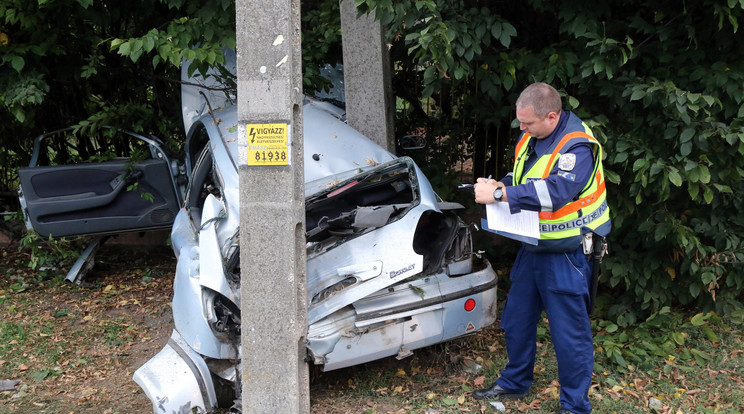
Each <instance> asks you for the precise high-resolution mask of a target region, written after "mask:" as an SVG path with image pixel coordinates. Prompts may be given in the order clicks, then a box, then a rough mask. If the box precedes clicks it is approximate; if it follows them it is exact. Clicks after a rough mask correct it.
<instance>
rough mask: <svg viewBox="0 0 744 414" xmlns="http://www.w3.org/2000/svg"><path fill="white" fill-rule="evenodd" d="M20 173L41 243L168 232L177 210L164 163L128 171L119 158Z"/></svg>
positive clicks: (147, 163) (27, 207) (148, 163)
mask: <svg viewBox="0 0 744 414" xmlns="http://www.w3.org/2000/svg"><path fill="white" fill-rule="evenodd" d="M127 164H129V165H127ZM18 173H19V176H20V179H21V192H22V197H23V198H24V199H25V202H26V205H25V211H24V213H25V214H26V215H27V218H28V219H29V221H30V223H31V225H32V227H33V228H34V230H35V231H36V232H37V233H39V234H40V235H42V236H44V237H48V236H49V235H50V234H51V235H52V236H53V237H61V236H69V235H83V234H107V233H117V232H125V231H135V230H146V229H156V228H167V227H170V226H171V224H172V223H173V219H174V218H175V215H176V213H177V212H178V209H179V208H180V206H179V201H178V197H177V195H176V193H175V189H174V186H173V181H172V180H173V179H172V177H171V172H170V168H169V166H168V163H167V162H166V161H165V160H159V159H150V160H146V161H141V162H139V163H137V164H136V165H135V166H134V168H132V165H131V162H130V161H129V160H128V159H125V158H122V159H115V160H111V161H106V162H101V163H83V164H75V165H60V166H37V167H29V168H22V169H20V170H19V171H18Z"/></svg>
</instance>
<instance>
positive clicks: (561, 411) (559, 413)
mask: <svg viewBox="0 0 744 414" xmlns="http://www.w3.org/2000/svg"><path fill="white" fill-rule="evenodd" d="M555 414H576V413H574V412H573V411H571V410H567V409H565V408H563V407H561V408H559V409H557V410H555Z"/></svg>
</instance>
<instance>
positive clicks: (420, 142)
mask: <svg viewBox="0 0 744 414" xmlns="http://www.w3.org/2000/svg"><path fill="white" fill-rule="evenodd" d="M399 142H400V147H401V148H403V149H404V150H417V149H422V148H426V138H424V137H423V136H421V135H404V136H403V137H401V138H400V141H399Z"/></svg>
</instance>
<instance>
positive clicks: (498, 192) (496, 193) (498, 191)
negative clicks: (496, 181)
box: [493, 187, 504, 201]
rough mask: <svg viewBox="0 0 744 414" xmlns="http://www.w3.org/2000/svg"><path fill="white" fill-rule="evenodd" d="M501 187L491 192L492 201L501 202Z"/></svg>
mask: <svg viewBox="0 0 744 414" xmlns="http://www.w3.org/2000/svg"><path fill="white" fill-rule="evenodd" d="M502 188H503V187H499V188H497V189H496V191H494V192H493V198H494V200H497V201H501V197H503V196H504V190H502Z"/></svg>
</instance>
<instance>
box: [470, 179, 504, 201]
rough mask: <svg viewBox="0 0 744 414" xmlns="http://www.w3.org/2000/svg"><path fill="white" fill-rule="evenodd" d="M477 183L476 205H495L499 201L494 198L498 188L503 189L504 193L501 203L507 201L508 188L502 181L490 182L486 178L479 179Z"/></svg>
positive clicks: (475, 189)
mask: <svg viewBox="0 0 744 414" xmlns="http://www.w3.org/2000/svg"><path fill="white" fill-rule="evenodd" d="M476 181H477V182H476V183H475V184H474V185H473V190H474V193H475V202H476V203H478V204H491V203H495V202H496V201H497V200H496V199H495V198H493V192H494V191H496V189H497V188H501V189H502V191H504V195H503V196H502V198H501V200H500V201H506V186H505V185H504V183H502V182H501V181H496V180H489V179H486V178H479V179H478V180H476Z"/></svg>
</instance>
